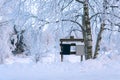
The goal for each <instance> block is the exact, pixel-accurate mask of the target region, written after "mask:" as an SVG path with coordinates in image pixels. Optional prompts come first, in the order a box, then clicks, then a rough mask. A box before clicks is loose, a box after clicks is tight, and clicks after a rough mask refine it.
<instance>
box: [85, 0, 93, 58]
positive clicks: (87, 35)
mask: <svg viewBox="0 0 120 80" xmlns="http://www.w3.org/2000/svg"><path fill="white" fill-rule="evenodd" d="M83 7H84V15H83V18H84V19H83V20H84V21H83V25H84V27H85V31H83V38H84V43H85V52H86V55H85V57H86V59H91V58H92V33H91V27H90V19H89V7H88V1H87V0H85V1H84V6H83Z"/></svg>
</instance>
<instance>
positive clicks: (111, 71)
mask: <svg viewBox="0 0 120 80" xmlns="http://www.w3.org/2000/svg"><path fill="white" fill-rule="evenodd" d="M72 57H74V59H75V56H71V58H72ZM110 57H111V58H110ZM45 59H46V60H50V57H48V58H45ZM51 59H52V58H51ZM68 59H69V58H68ZM76 60H77V58H76ZM71 61H72V60H71ZM71 61H67V58H66V59H65V60H64V62H60V61H58V62H55V61H53V62H38V63H35V62H34V61H33V60H32V58H31V57H23V58H20V57H11V58H9V59H6V62H5V64H1V65H0V80H101V79H102V80H119V79H120V62H119V61H120V56H119V55H114V56H113V55H110V56H109V57H108V56H106V55H103V56H101V57H99V58H97V59H95V60H92V59H91V60H87V61H83V62H75V61H74V62H71Z"/></svg>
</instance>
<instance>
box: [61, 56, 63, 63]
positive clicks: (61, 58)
mask: <svg viewBox="0 0 120 80" xmlns="http://www.w3.org/2000/svg"><path fill="white" fill-rule="evenodd" d="M61 62H63V55H62V54H61Z"/></svg>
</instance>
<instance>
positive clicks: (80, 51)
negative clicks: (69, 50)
mask: <svg viewBox="0 0 120 80" xmlns="http://www.w3.org/2000/svg"><path fill="white" fill-rule="evenodd" d="M76 55H85V51H84V45H76Z"/></svg>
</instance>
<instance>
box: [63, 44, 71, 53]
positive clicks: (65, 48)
mask: <svg viewBox="0 0 120 80" xmlns="http://www.w3.org/2000/svg"><path fill="white" fill-rule="evenodd" d="M61 54H62V55H70V44H61Z"/></svg>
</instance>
